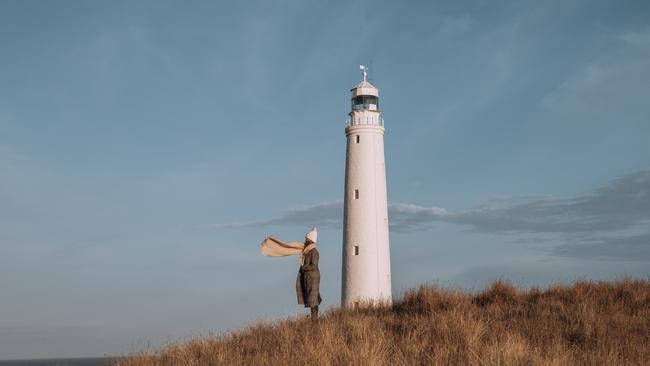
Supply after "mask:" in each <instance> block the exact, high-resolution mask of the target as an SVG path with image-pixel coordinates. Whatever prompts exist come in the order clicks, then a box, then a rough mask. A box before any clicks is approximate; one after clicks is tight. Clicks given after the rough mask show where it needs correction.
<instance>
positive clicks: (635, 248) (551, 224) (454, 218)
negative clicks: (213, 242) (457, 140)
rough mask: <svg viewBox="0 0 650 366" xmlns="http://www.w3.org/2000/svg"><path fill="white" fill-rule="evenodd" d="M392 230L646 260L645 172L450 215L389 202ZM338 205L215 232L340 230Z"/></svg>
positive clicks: (649, 185)
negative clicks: (485, 236) (467, 234)
mask: <svg viewBox="0 0 650 366" xmlns="http://www.w3.org/2000/svg"><path fill="white" fill-rule="evenodd" d="M388 214H389V219H390V227H391V230H392V231H394V232H399V233H410V232H416V231H423V230H429V229H431V228H432V227H433V226H434V225H435V224H438V223H451V224H456V225H461V226H466V227H469V228H470V229H471V230H472V231H475V232H482V233H489V234H518V235H521V236H523V237H532V238H533V239H539V240H540V241H542V242H544V241H549V240H553V241H558V242H563V243H564V244H563V245H560V246H556V247H553V248H551V249H550V251H549V253H550V254H552V255H558V256H566V257H574V258H575V257H580V258H588V259H623V260H630V259H637V260H648V259H650V240H649V239H650V236H649V235H648V234H647V233H645V232H643V231H642V232H641V233H640V234H639V230H638V229H639V228H644V227H648V225H649V224H650V170H646V171H639V172H635V173H631V174H627V175H625V176H623V177H620V178H618V179H615V180H614V181H612V182H611V183H610V184H608V185H606V186H604V187H602V188H600V189H598V190H596V191H595V192H594V193H593V194H589V195H583V196H577V197H573V198H554V197H547V196H542V197H540V196H537V197H524V198H514V199H510V200H499V201H493V202H490V203H488V204H484V205H482V206H480V207H478V208H476V209H473V210H469V211H466V212H462V213H458V214H454V213H449V212H448V211H447V210H446V209H444V208H441V207H435V206H434V207H424V206H418V205H415V204H407V203H393V204H390V205H389V206H388ZM342 218H343V202H342V201H333V202H324V203H320V204H316V205H311V206H301V207H296V208H292V209H290V210H288V211H287V212H286V213H285V214H283V215H282V216H279V217H276V218H271V219H266V220H260V221H252V222H246V223H231V224H225V225H218V226H217V227H218V228H251V227H267V226H276V225H278V226H282V225H301V226H309V225H318V226H320V227H323V228H329V229H337V228H341V225H342Z"/></svg>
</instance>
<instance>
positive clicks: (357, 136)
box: [357, 135, 359, 144]
mask: <svg viewBox="0 0 650 366" xmlns="http://www.w3.org/2000/svg"><path fill="white" fill-rule="evenodd" d="M358 143H359V135H357V144H358Z"/></svg>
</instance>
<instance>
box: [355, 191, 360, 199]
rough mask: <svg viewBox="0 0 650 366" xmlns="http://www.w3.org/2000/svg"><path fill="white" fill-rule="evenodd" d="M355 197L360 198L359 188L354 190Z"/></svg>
mask: <svg viewBox="0 0 650 366" xmlns="http://www.w3.org/2000/svg"><path fill="white" fill-rule="evenodd" d="M354 199H355V200H358V199H359V190H358V189H355V190H354Z"/></svg>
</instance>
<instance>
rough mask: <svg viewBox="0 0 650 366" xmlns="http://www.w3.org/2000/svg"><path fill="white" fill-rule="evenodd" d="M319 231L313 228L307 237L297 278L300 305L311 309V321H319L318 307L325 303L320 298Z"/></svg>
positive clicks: (297, 293)
mask: <svg viewBox="0 0 650 366" xmlns="http://www.w3.org/2000/svg"><path fill="white" fill-rule="evenodd" d="M317 238H318V231H317V229H316V228H315V227H313V228H312V229H311V230H310V231H309V232H308V233H307V235H305V248H304V249H303V251H302V257H301V258H300V270H299V271H298V276H297V278H296V295H297V296H298V304H300V305H302V304H304V305H305V307H306V308H311V320H312V321H316V320H317V319H318V305H320V303H321V302H322V301H323V299H322V298H321V296H320V270H319V269H318V260H319V253H318V249H316V241H317Z"/></svg>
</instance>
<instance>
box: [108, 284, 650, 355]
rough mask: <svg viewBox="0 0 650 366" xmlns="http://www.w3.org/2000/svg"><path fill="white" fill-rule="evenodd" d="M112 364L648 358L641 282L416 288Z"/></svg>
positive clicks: (649, 324)
mask: <svg viewBox="0 0 650 366" xmlns="http://www.w3.org/2000/svg"><path fill="white" fill-rule="evenodd" d="M115 365H116V366H145V365H147V366H148V365H174V366H176V365H187V366H190V365H608V366H613V365H650V281H647V280H633V279H621V280H618V281H615V282H589V281H579V282H576V283H574V284H573V285H569V286H562V285H555V286H550V287H547V288H544V289H538V288H531V289H517V288H515V287H513V286H512V285H510V284H508V283H506V282H502V281H497V282H494V283H493V284H492V285H490V286H489V287H488V288H486V289H485V290H483V291H481V292H475V293H472V292H467V291H459V290H452V289H442V288H437V287H427V286H422V287H420V288H419V289H417V290H411V291H408V292H407V293H406V294H405V295H404V296H402V297H401V298H400V299H396V300H395V301H394V304H393V305H392V306H386V307H359V308H357V309H335V310H331V311H329V312H327V313H325V314H324V315H323V316H322V317H321V319H320V320H319V322H318V323H317V324H316V325H312V324H311V323H310V321H309V320H307V319H305V318H303V317H300V318H297V319H287V320H279V321H275V322H271V323H265V324H256V325H252V326H249V327H247V328H245V329H241V330H238V331H235V332H232V333H229V334H223V335H214V336H208V337H203V338H196V339H189V340H186V341H180V342H178V343H173V344H169V345H166V346H163V347H162V348H160V349H158V350H154V351H143V352H140V353H133V354H130V355H127V356H126V357H124V358H121V359H119V360H117V361H115Z"/></svg>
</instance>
